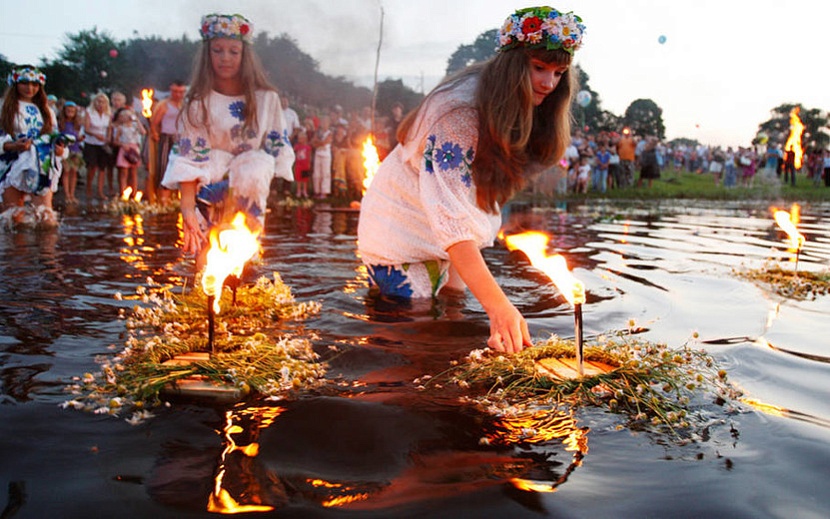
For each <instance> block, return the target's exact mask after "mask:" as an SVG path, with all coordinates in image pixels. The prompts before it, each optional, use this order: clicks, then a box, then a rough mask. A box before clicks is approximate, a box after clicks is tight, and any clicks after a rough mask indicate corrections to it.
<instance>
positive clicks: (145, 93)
mask: <svg viewBox="0 0 830 519" xmlns="http://www.w3.org/2000/svg"><path fill="white" fill-rule="evenodd" d="M155 93H156V91H155V90H153V89H152V88H142V89H141V115H143V116H144V117H146V118H147V119H149V118H150V117H152V116H153V94H155Z"/></svg>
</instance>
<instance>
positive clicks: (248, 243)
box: [202, 212, 259, 314]
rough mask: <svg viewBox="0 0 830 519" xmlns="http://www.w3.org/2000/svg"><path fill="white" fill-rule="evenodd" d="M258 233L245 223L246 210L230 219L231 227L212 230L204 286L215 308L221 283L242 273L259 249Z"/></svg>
mask: <svg viewBox="0 0 830 519" xmlns="http://www.w3.org/2000/svg"><path fill="white" fill-rule="evenodd" d="M258 237H259V232H257V233H253V232H251V230H250V229H249V228H248V226H247V225H246V224H245V213H242V212H239V213H236V216H234V218H233V221H232V222H231V228H230V229H228V228H225V229H219V228H216V229H212V230H211V232H210V248H209V249H208V252H207V263H206V265H205V270H204V273H203V274H202V289H203V290H204V291H205V294H207V295H208V296H214V300H213V310H214V311H215V312H216V313H217V314H218V313H219V300H220V299H221V295H222V285H223V284H224V283H225V279H226V278H227V277H228V276H230V275H234V276H239V275H240V274H242V269H243V268H244V267H245V262H247V261H248V260H249V259H251V258H253V257H254V255H256V253H257V252H259V241H257V238H258Z"/></svg>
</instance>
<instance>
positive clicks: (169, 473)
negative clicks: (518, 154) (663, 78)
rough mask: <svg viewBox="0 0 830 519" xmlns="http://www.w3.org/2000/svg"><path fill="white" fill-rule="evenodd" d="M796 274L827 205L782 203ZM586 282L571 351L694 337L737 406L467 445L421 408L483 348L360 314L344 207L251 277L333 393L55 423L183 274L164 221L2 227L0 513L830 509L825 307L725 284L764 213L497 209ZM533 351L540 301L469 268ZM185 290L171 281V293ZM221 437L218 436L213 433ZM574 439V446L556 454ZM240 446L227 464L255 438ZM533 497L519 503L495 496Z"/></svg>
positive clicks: (278, 240) (370, 311) (470, 326)
mask: <svg viewBox="0 0 830 519" xmlns="http://www.w3.org/2000/svg"><path fill="white" fill-rule="evenodd" d="M801 213H802V216H801V224H800V226H799V229H800V230H801V231H802V233H804V234H805V236H806V238H807V241H806V244H805V246H804V249H803V250H802V252H801V253H800V255H799V263H798V269H799V270H801V269H804V270H809V271H823V270H826V269H827V268H828V267H830V206H829V205H813V206H806V205H805V206H803V207H802V209H801ZM513 214H516V215H518V218H519V223H518V225H521V226H523V227H533V228H538V229H541V230H544V231H546V232H548V233H550V234H551V235H552V236H553V240H552V243H551V247H552V249H551V250H552V251H555V252H561V253H562V254H564V255H566V256H567V258H568V261H569V264H570V266H571V268H572V269H573V272H574V274H575V275H576V277H577V278H579V279H580V280H581V281H583V282H584V283H585V286H586V289H587V302H586V304H585V305H584V323H585V324H584V325H585V333H586V334H587V336H588V337H590V336H592V334H597V333H602V332H607V331H612V330H622V329H626V327H628V326H629V323H630V321H631V320H634V321H635V322H636V323H637V325H638V326H640V327H641V328H643V329H644V330H645V331H644V333H643V334H642V337H643V338H644V339H647V340H651V341H655V342H665V343H668V344H669V345H680V344H682V343H684V342H685V341H687V340H688V339H689V338H690V337H691V336H692V334H693V333H695V332H697V334H698V341H699V345H700V346H701V347H703V348H705V349H706V350H707V351H708V352H709V353H710V354H711V355H712V356H713V357H714V358H715V359H716V361H717V362H718V363H719V364H720V365H721V366H722V367H724V368H725V369H726V370H727V371H728V372H729V374H730V378H731V380H732V381H733V382H734V383H735V384H737V385H738V386H739V387H740V388H741V389H742V390H743V391H744V392H745V396H746V397H747V399H748V400H749V401H751V402H754V404H752V405H750V404H745V405H743V406H742V407H741V409H740V412H738V413H733V414H728V415H727V414H724V416H723V420H722V422H721V423H718V424H715V425H714V426H713V427H711V428H710V429H707V431H706V433H705V434H704V435H703V436H702V437H701V438H700V441H697V442H695V443H692V444H689V445H683V446H681V445H677V444H673V443H672V442H667V441H664V439H661V438H660V437H658V436H655V435H651V434H647V433H642V432H635V431H632V430H630V429H629V428H627V427H625V426H624V424H625V420H624V418H623V417H621V416H619V415H614V414H610V413H607V412H605V411H603V410H602V409H592V408H588V409H583V410H580V411H579V412H578V413H577V414H576V415H574V416H573V417H569V416H557V415H555V414H554V415H553V417H552V418H551V420H553V421H555V422H556V424H555V425H556V427H558V428H561V429H562V430H564V431H565V433H563V434H561V435H554V436H553V437H551V439H549V440H548V441H545V442H540V443H535V444H526V443H521V442H519V443H512V444H511V443H502V444H500V445H498V446H494V445H486V444H485V443H484V442H482V441H481V439H482V437H484V436H486V435H487V434H490V433H491V432H492V431H493V430H495V429H494V428H495V427H496V425H497V424H495V423H494V421H493V418H492V417H490V416H488V415H486V414H485V413H484V412H482V411H479V410H476V409H474V408H473V407H472V406H471V405H470V404H467V403H464V400H461V399H459V398H458V397H459V396H460V394H459V392H460V390H459V389H458V388H445V390H443V391H442V390H437V391H436V390H434V389H433V390H430V391H419V390H418V389H417V388H416V386H417V385H418V383H417V382H416V381H415V379H416V378H418V377H421V376H422V375H424V374H436V373H440V372H441V371H443V370H445V369H447V367H449V366H450V363H451V362H452V361H454V360H460V359H462V358H463V357H464V356H465V355H466V354H467V353H469V352H470V351H471V350H473V349H476V348H482V347H484V345H485V341H486V338H487V335H488V324H487V320H486V315H485V314H484V312H483V311H482V309H481V307H480V305H479V304H478V303H477V302H476V301H475V300H474V299H473V298H472V297H468V298H467V299H466V300H463V301H458V300H454V301H441V302H439V303H437V304H435V305H428V306H424V307H419V306H418V305H415V306H414V307H411V308H401V307H384V306H382V305H380V304H376V303H375V302H373V301H371V300H369V298H368V297H367V289H366V287H367V283H366V277H365V272H364V271H363V269H362V268H361V266H360V262H359V260H358V258H357V256H356V229H357V217H358V215H357V213H356V212H349V211H329V210H325V208H324V207H322V206H318V207H317V208H316V209H315V208H281V207H275V208H274V210H273V212H272V213H271V214H270V215H269V216H268V222H267V235H266V236H265V237H264V239H263V248H264V253H263V260H264V264H263V265H262V271H263V272H270V271H276V272H279V273H280V274H281V275H282V278H283V280H284V281H285V283H286V284H288V285H289V286H290V287H291V288H292V290H293V293H294V296H295V298H296V299H297V300H299V301H318V302H320V303H321V304H322V311H321V313H320V314H319V315H318V316H316V317H314V318H312V319H309V320H308V321H306V322H305V323H304V328H303V330H304V333H307V334H308V336H309V337H311V338H313V342H314V344H315V348H316V349H318V351H321V352H333V351H337V354H334V355H329V356H328V357H327V358H328V360H329V368H328V378H329V380H330V381H331V382H332V386H333V387H335V388H339V389H337V390H334V391H327V392H325V393H315V394H313V395H308V396H305V397H303V398H299V399H296V400H292V401H282V402H260V401H251V402H248V403H245V404H243V405H240V406H236V407H233V408H222V407H211V406H204V405H196V404H193V403H186V402H176V403H173V404H172V405H170V406H169V407H162V408H159V409H156V410H155V411H154V413H155V417H154V418H152V419H150V420H148V421H146V422H144V423H142V424H139V425H135V426H133V425H130V424H128V423H127V422H126V421H124V420H123V419H119V418H113V417H109V416H102V415H94V414H88V413H83V412H78V411H73V410H67V409H62V408H61V407H60V404H61V403H62V402H64V401H66V400H67V399H68V396H67V394H66V393H65V391H64V388H65V386H66V385H67V384H69V383H70V382H71V379H72V377H75V376H79V375H81V374H83V373H85V372H91V371H95V370H96V369H98V366H97V364H96V362H95V358H96V356H100V355H112V354H113V353H114V352H116V351H118V350H119V349H121V348H122V347H123V346H124V339H125V336H126V335H125V328H124V320H123V319H120V318H119V317H118V314H119V311H120V310H122V309H129V308H130V306H131V305H132V304H133V303H131V302H128V301H119V300H117V299H116V298H115V297H114V295H115V294H116V293H117V292H121V293H125V294H127V293H133V292H135V290H136V288H137V287H138V286H140V285H144V284H145V283H146V279H147V277H148V276H149V277H152V278H154V279H155V280H156V281H159V282H162V283H171V284H174V285H181V284H182V283H184V282H185V280H189V279H190V278H191V277H192V268H193V267H192V263H191V262H190V261H189V260H186V259H184V258H182V256H181V254H180V252H179V249H178V248H177V247H176V241H177V239H178V233H177V230H176V216H175V215H171V214H166V215H164V214H162V215H145V216H143V217H135V216H115V215H112V214H105V213H95V212H86V211H85V210H83V209H81V210H77V211H74V212H71V213H69V212H67V213H64V214H63V215H62V223H61V226H60V228H59V230H58V231H57V232H39V233H34V232H30V233H9V232H1V233H0V301H2V302H0V441H1V442H2V443H0V484H2V486H0V489H8V492H7V494H5V496H6V500H5V501H6V504H5V505H3V504H2V499H0V507H3V506H5V510H4V513H3V517H4V518H5V517H19V518H24V517H25V518H43V517H62V518H74V517H125V518H126V517H157V518H161V517H202V516H209V515H210V516H215V514H213V513H211V512H208V498H209V495H210V494H211V492H212V491H213V490H214V489H215V488H216V485H217V481H218V479H217V475H218V474H219V472H220V471H221V476H222V478H221V483H222V485H223V488H225V489H226V490H227V491H228V492H229V493H230V494H231V495H233V496H234V497H235V499H236V500H237V501H238V502H239V503H246V504H259V505H261V506H266V505H267V506H269V507H272V508H273V511H272V512H263V514H265V515H269V514H272V515H274V516H277V517H350V518H351V517H383V518H386V517H413V518H414V517H419V518H420V517H453V518H455V517H511V518H513V517H586V518H589V517H590V518H594V517H733V518H742V517H745V518H760V517H780V518H792V517H799V518H811V517H816V518H818V517H827V515H828V514H829V513H830V493H828V492H827V489H828V483H827V482H828V475H830V472H829V470H830V469H828V467H830V383H828V380H830V341H828V337H830V296H819V297H817V298H815V299H808V300H795V299H792V298H785V297H782V296H779V295H777V294H776V293H775V292H774V291H772V290H771V289H769V288H767V287H763V286H759V285H757V284H755V283H753V282H751V281H747V280H745V279H742V278H740V277H739V276H737V275H736V274H735V272H734V269H749V268H760V267H761V266H762V265H763V264H764V262H765V261H767V260H768V259H770V258H772V259H774V260H780V261H782V262H783V264H784V265H785V267H787V268H794V267H795V265H794V264H793V263H792V262H788V261H787V260H788V259H789V258H790V257H791V254H790V253H788V252H787V251H786V248H787V247H786V243H785V238H784V236H783V234H782V233H781V232H780V230H778V229H777V227H776V225H775V223H774V221H773V220H772V217H771V214H770V208H769V206H768V204H766V203H761V202H759V203H756V204H747V203H742V204H738V203H728V202H719V203H703V202H697V203H695V202H683V203H682V204H678V203H677V202H675V201H665V202H662V203H647V204H646V203H636V204H634V203H628V204H626V203H614V204H612V203H607V202H591V203H588V204H587V205H586V204H574V205H569V206H564V205H563V206H562V207H560V208H558V209H552V208H537V209H533V208H530V207H518V209H517V210H515V211H513ZM486 259H487V261H488V264H489V265H490V266H491V269H492V271H493V273H494V274H495V276H496V277H497V279H498V280H499V282H500V283H501V284H502V286H503V287H504V288H505V290H506V291H507V293H508V295H509V297H510V298H511V300H513V301H514V302H515V304H516V305H517V306H518V308H519V309H520V310H521V311H522V313H523V314H524V315H525V316H526V317H527V319H528V322H529V325H530V329H531V333H532V334H533V336H534V337H538V338H544V337H547V336H548V334H550V333H556V334H559V335H561V336H563V337H569V336H572V335H573V313H572V311H571V309H570V307H569V306H568V305H567V303H566V302H565V300H564V299H563V298H562V296H561V295H559V294H558V292H557V291H556V289H555V288H553V287H552V286H551V285H550V284H549V283H546V282H545V280H544V278H543V277H542V276H541V274H539V273H538V272H537V271H535V270H534V269H532V268H531V267H529V265H528V264H527V262H525V261H522V259H521V258H519V257H518V256H517V255H516V253H508V252H507V251H506V250H505V249H504V248H501V247H499V246H496V247H493V248H491V249H488V250H487V251H486ZM188 283H190V281H188ZM229 431H235V432H234V433H233V435H231V434H229ZM565 437H567V438H569V439H570V440H574V441H576V440H578V441H579V442H580V448H579V449H578V453H577V452H575V450H574V448H573V445H572V444H571V443H570V440H565V439H563V438H565ZM254 442H256V443H257V444H258V445H259V450H258V452H255V453H247V454H246V455H241V454H239V453H238V452H233V449H232V448H231V449H229V446H230V447H233V446H234V445H237V446H238V445H242V444H245V443H254ZM517 474H518V475H520V477H521V480H522V481H525V482H528V481H529V482H532V483H534V484H535V485H536V487H535V488H536V490H527V489H525V490H522V489H520V488H518V486H519V485H517V483H516V481H517V480H516V478H515V476H516V475H517Z"/></svg>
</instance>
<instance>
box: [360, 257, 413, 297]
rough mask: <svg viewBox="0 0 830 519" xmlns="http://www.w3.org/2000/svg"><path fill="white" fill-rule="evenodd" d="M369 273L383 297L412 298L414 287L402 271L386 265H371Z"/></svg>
mask: <svg viewBox="0 0 830 519" xmlns="http://www.w3.org/2000/svg"><path fill="white" fill-rule="evenodd" d="M368 271H369V277H371V278H372V281H373V282H374V284H375V285H377V287H378V289H379V290H380V293H381V294H382V295H385V296H393V297H403V298H407V299H411V298H412V287H411V286H409V280H408V279H407V277H406V275H405V274H404V273H403V272H402V271H400V270H398V269H396V268H395V267H392V266H386V265H369V267H368Z"/></svg>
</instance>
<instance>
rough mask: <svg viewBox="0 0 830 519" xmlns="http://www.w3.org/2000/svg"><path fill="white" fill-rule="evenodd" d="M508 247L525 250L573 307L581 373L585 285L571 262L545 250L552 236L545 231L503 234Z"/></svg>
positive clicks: (577, 355)
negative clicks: (574, 272)
mask: <svg viewBox="0 0 830 519" xmlns="http://www.w3.org/2000/svg"><path fill="white" fill-rule="evenodd" d="M503 239H504V243H505V245H506V246H507V248H508V249H509V250H520V251H522V252H524V253H525V255H526V256H527V259H528V260H530V264H531V265H533V266H534V267H535V268H537V269H539V270H541V271H542V272H543V273H544V274H545V275H546V276H547V277H549V278H550V279H551V281H553V284H554V285H556V287H557V288H558V289H559V291H560V292H562V295H563V296H565V299H567V301H568V303H570V305H571V306H572V307H573V309H574V336H575V342H576V360H577V364H578V365H579V375H580V376H582V375H583V374H584V371H583V367H582V364H583V360H582V304H583V303H585V285H583V283H582V282H581V281H579V280H578V279H576V278H575V277H574V275H573V274H572V273H571V271H570V270H568V263H567V262H566V261H565V258H564V257H563V256H561V255H559V254H554V255H552V256H549V255H548V254H547V253H546V250H547V246H548V242H549V241H550V237H549V236H548V235H547V234H545V233H542V232H538V231H528V232H523V233H519V234H512V235H506V236H503Z"/></svg>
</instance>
